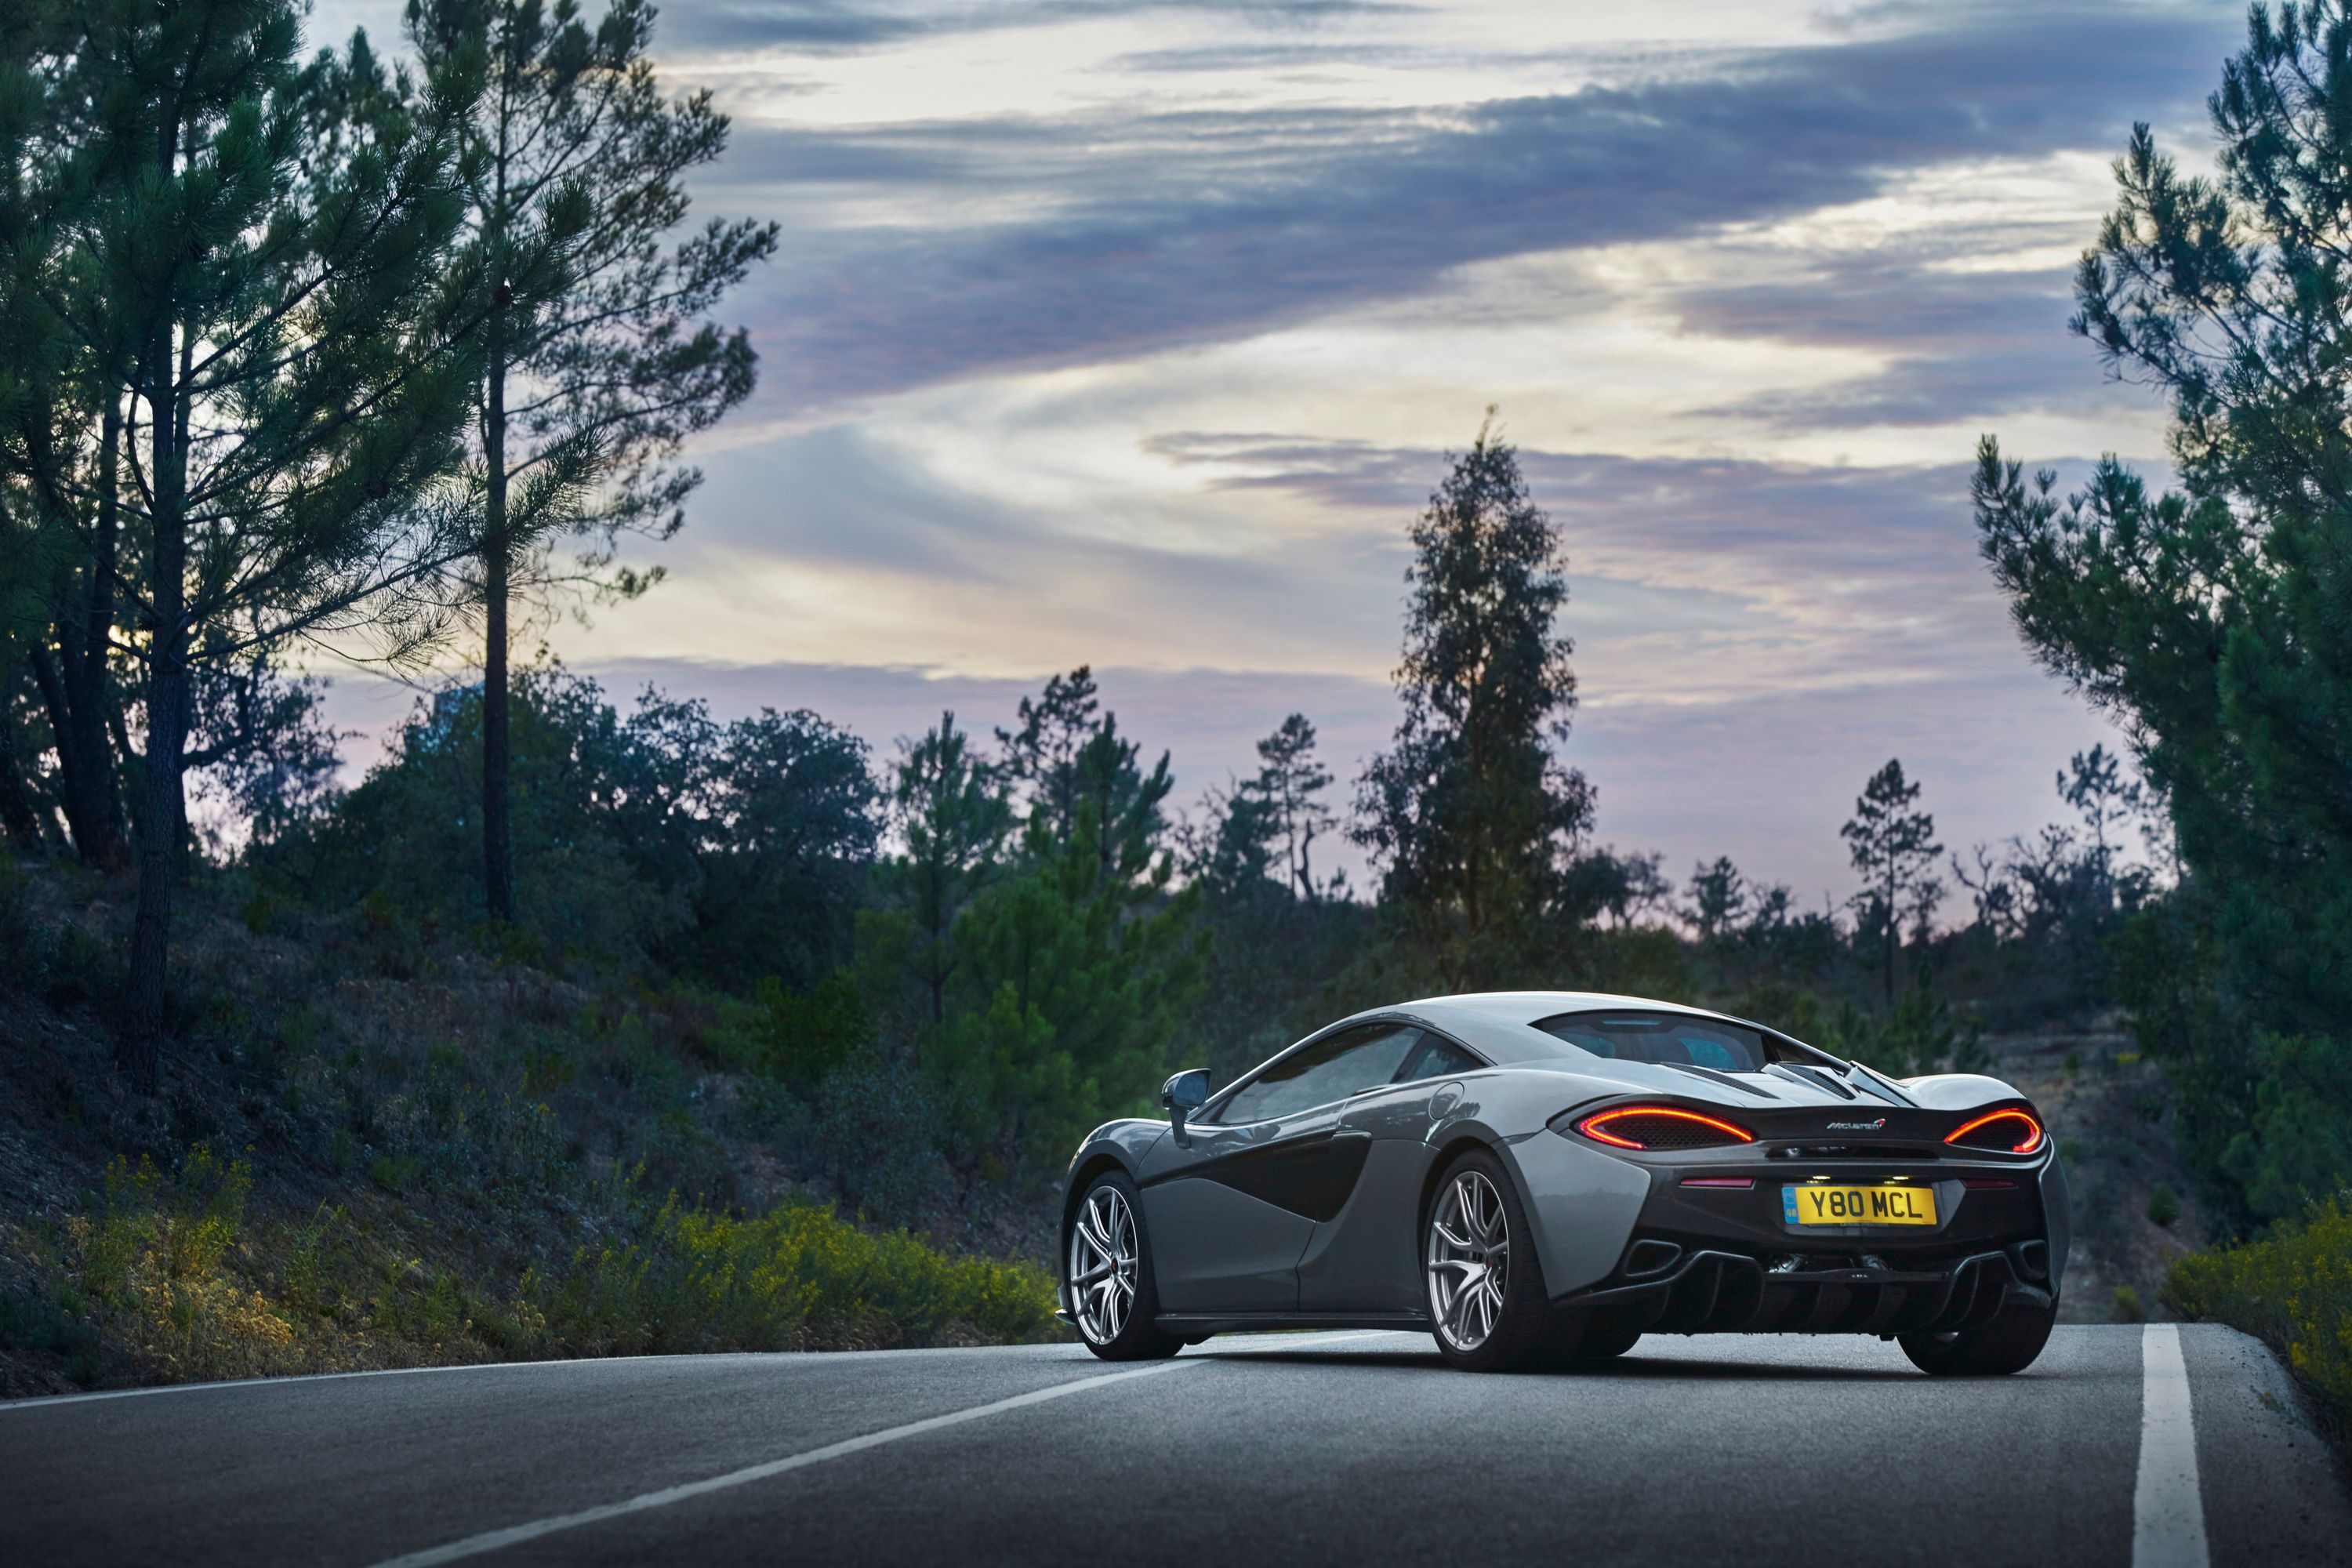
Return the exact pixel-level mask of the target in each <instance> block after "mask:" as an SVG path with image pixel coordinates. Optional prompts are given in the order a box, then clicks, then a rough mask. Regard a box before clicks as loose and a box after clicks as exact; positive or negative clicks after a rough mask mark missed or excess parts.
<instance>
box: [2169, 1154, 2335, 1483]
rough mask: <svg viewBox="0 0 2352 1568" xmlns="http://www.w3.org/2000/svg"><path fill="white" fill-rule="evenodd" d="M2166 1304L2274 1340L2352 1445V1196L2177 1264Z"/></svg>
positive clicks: (2329, 1419)
mask: <svg viewBox="0 0 2352 1568" xmlns="http://www.w3.org/2000/svg"><path fill="white" fill-rule="evenodd" d="M2164 1299H2165V1300H2167V1301H2168V1302H2169V1303H2170V1304H2171V1305H2172V1306H2173V1307H2174V1308H2175V1309H2176V1310H2179V1311H2180V1312H2181V1313H2182V1314H2184V1315H2185V1316H2188V1317H2192V1318H2210V1319H2213V1320H2215V1321H2219V1322H2224V1323H2228V1324H2230V1325H2231V1327H2233V1328H2238V1329H2242V1330H2244V1331H2246V1332H2247V1333H2250V1334H2252V1335H2253V1336H2254V1337H2255V1338H2257V1339H2259V1340H2263V1341H2264V1342H2267V1343H2268V1344H2269V1345H2270V1346H2271V1348H2273V1350H2275V1351H2277V1352H2279V1354H2280V1356H2281V1357H2282V1358H2283V1359H2284V1361H2285V1362H2286V1363H2287V1365H2288V1366H2289V1367H2291V1368H2293V1369H2294V1373H2295V1375H2296V1376H2297V1377H2299V1378H2300V1379H2301V1380H2302V1381H2303V1383H2304V1385H2305V1387H2306V1388H2308V1389H2309V1390H2310V1391H2311V1393H2312V1394H2313V1395H2314V1396H2315V1402H2316V1403H2317V1404H2318V1405H2319V1406H2320V1407H2321V1410H2322V1412H2323V1413H2324V1415H2325V1416H2326V1420H2327V1422H2328V1424H2329V1426H2330V1427H2331V1429H2332V1433H2333V1436H2335V1437H2336V1440H2337V1442H2338V1443H2342V1442H2344V1441H2346V1440H2347V1438H2352V1199H2347V1198H2345V1197H2341V1196H2338V1197H2334V1198H2329V1199H2327V1200H2326V1201H2324V1202H2321V1203H2318V1204H2315V1205H2312V1207H2311V1209H2310V1210H2309V1211H2308V1212H2307V1213H2305V1215H2302V1216H2301V1217H2299V1218H2295V1219H2289V1220H2282V1221H2280V1222H2279V1223H2277V1224H2276V1225H2273V1226H2271V1227H2270V1228H2269V1230H2268V1231H2267V1232H2266V1233H2265V1234H2264V1235H2263V1237H2261V1238H2260V1239H2259V1240H2253V1241H2245V1242H2240V1243H2236V1244H2234V1245H2231V1246H2228V1247H2220V1248H2218V1249H2216V1250H2214V1251H2211V1252H2204V1253H2200V1254H2198V1255H2197V1256H2196V1257H2193V1258H2183V1259H2182V1260H2181V1261H2180V1262H2179V1263H2177V1264H2175V1265H2174V1266H2173V1269H2172V1274H2171V1277H2170V1278H2169V1279H2167V1280H2166V1281H2165V1286H2164Z"/></svg>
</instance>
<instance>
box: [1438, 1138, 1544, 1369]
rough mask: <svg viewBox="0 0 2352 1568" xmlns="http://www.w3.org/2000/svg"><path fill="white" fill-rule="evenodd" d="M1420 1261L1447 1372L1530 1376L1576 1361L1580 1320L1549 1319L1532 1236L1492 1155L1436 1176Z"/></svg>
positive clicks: (1465, 1160) (1461, 1161)
mask: <svg viewBox="0 0 2352 1568" xmlns="http://www.w3.org/2000/svg"><path fill="white" fill-rule="evenodd" d="M1421 1256H1422V1291H1423V1300H1425V1302H1426V1303H1427V1305H1428V1309H1429V1317H1430V1333H1431V1337H1432V1338H1433V1339H1435V1340H1436V1341H1437V1353H1438V1354H1440V1355H1442V1356H1444V1358H1445V1360H1446V1362H1447V1363H1448V1364H1449V1365H1452V1366H1455V1367H1458V1368H1460V1369H1461V1370H1463V1371H1465V1372H1529V1371H1536V1370H1539V1369H1542V1368H1546V1367H1552V1366H1558V1365H1560V1364H1562V1363H1566V1362H1567V1361H1568V1360H1569V1359H1570V1357H1572V1356H1573V1354H1574V1353H1575V1348H1576V1344H1575V1342H1576V1339H1577V1334H1578V1329H1579V1326H1580V1321H1579V1320H1577V1319H1575V1318H1573V1317H1571V1316H1569V1315H1566V1314H1562V1313H1557V1312H1554V1311H1553V1310H1551V1303H1550V1300H1549V1297H1547V1296H1546V1295H1545V1293H1544V1283H1543V1268H1542V1266H1541V1265H1540V1264H1539V1263H1538V1261H1537V1259H1536V1253H1535V1232H1534V1231H1533V1229H1532V1228H1531V1227H1530V1226H1528V1216H1527V1213H1526V1211H1525V1210H1524V1209H1522V1208H1521V1207H1520V1206H1519V1195H1518V1190H1517V1187H1515V1186H1514V1185H1513V1184H1512V1182H1511V1178H1510V1175H1509V1173H1507V1172H1506V1171H1505V1170H1504V1169H1503V1163H1502V1162H1501V1161H1500V1160H1498V1159H1496V1157H1495V1156H1494V1155H1493V1154H1490V1153H1488V1152H1486V1150H1483V1149H1473V1150H1468V1151H1465V1152H1463V1153H1462V1154H1461V1155H1460V1156H1458V1157H1457V1158H1456V1159H1455V1160H1454V1162H1453V1163H1451V1164H1449V1165H1447V1166H1446V1167H1445V1171H1444V1174H1442V1175H1441V1176H1439V1177H1438V1179H1437V1185H1436V1186H1435V1188H1433V1190H1432V1192H1431V1194H1430V1198H1429V1203H1428V1205H1427V1206H1426V1209H1425V1211H1424V1212H1423V1215H1422V1222H1421ZM1498 1260H1499V1261H1498ZM1497 1275H1499V1276H1500V1277H1501V1278H1500V1282H1499V1283H1497V1282H1496V1276H1497Z"/></svg>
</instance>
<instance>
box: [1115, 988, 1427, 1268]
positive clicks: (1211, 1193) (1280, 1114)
mask: <svg viewBox="0 0 2352 1568" xmlns="http://www.w3.org/2000/svg"><path fill="white" fill-rule="evenodd" d="M1414 1044H1415V1035H1414V1031H1413V1030H1412V1028H1411V1027H1410V1026H1405V1025H1399V1024H1370V1025H1360V1026H1354V1027H1352V1028H1348V1029H1342V1030H1339V1031H1337V1032H1335V1033H1333V1034H1330V1035H1327V1036H1324V1037H1321V1038H1319V1039H1314V1040H1309V1041H1308V1042H1307V1043H1306V1044H1305V1045H1302V1046H1300V1047H1297V1049H1295V1050H1292V1051H1288V1052H1286V1053H1285V1054H1284V1055H1282V1056H1280V1057H1277V1058H1275V1059H1274V1060H1273V1061H1271V1062H1269V1063H1267V1064H1266V1065H1265V1067H1264V1068H1260V1069H1258V1071H1257V1072H1256V1073H1255V1074H1253V1075H1252V1076H1251V1077H1250V1078H1249V1079H1246V1080H1244V1082H1243V1083H1242V1084H1240V1085H1239V1086H1238V1087H1236V1088H1235V1089H1232V1090H1231V1091H1229V1092H1228V1093H1226V1094H1224V1095H1223V1096H1220V1097H1219V1099H1218V1100H1216V1101H1215V1102H1213V1103H1212V1104H1211V1105H1210V1106H1208V1107H1207V1108H1206V1109H1205V1110H1204V1111H1203V1113H1202V1116H1201V1117H1199V1118H1198V1119H1196V1120H1194V1121H1192V1123H1191V1124H1190V1125H1189V1126H1188V1127H1187V1128H1186V1130H1185V1138H1184V1142H1181V1143H1179V1142H1177V1141H1176V1140H1175V1139H1174V1138H1163V1139H1161V1140H1160V1142H1158V1144H1156V1145H1155V1146H1154V1147H1153V1149H1152V1152H1151V1154H1150V1157H1149V1158H1148V1159H1147V1160H1146V1162H1145V1164H1144V1169H1143V1171H1142V1173H1141V1178H1142V1179H1141V1181H1140V1183H1139V1186H1140V1187H1141V1190H1142V1196H1143V1215H1144V1223H1145V1224H1146V1226H1149V1227H1150V1235H1151V1258H1152V1273H1153V1276H1154V1278H1155V1279H1156V1280H1157V1282H1158V1285H1159V1290H1160V1308H1161V1310H1165V1311H1170V1312H1209V1313H1232V1314H1245V1313H1252V1312H1289V1311H1295V1310H1297V1306H1298V1256H1299V1254H1300V1252H1301V1251H1303V1250H1304V1249H1305V1247H1306V1246H1307V1241H1308V1239H1309V1238H1310V1237H1312V1236H1313V1235H1314V1233H1315V1226H1316V1224H1317V1223H1318V1221H1320V1220H1328V1219H1329V1218H1330V1217H1331V1216H1332V1215H1336V1214H1338V1213H1339V1211H1340V1210H1341V1209H1342V1208H1344V1207H1345V1206H1346V1205H1347V1201H1348V1195H1349V1193H1351V1192H1352V1191H1353V1190H1354V1188H1355V1184H1356V1178H1357V1176H1358V1175H1359V1174H1360V1172H1361V1171H1362V1169H1363V1163H1364V1155H1365V1152H1366V1151H1367V1149H1368V1148H1369V1146H1370V1138H1369V1137H1367V1136H1366V1135H1364V1134H1361V1133H1358V1132H1351V1131H1347V1130H1345V1129H1343V1128H1342V1127H1341V1126H1340V1125H1339V1121H1340V1116H1341V1113H1342V1112H1343V1110H1345V1102H1346V1100H1348V1098H1349V1096H1350V1095H1353V1094H1355V1093H1358V1092H1360V1090H1362V1089H1368V1088H1373V1087H1377V1086H1379V1085H1381V1084H1383V1083H1386V1082H1388V1081H1389V1080H1390V1079H1391V1078H1393V1077H1394V1076H1395V1074H1396V1070H1397V1068H1399V1067H1400V1066H1401V1065H1402V1063H1403V1060H1404V1058H1405V1057H1406V1055H1407V1054H1408V1053H1409V1052H1410V1051H1411V1050H1412V1047H1413V1045H1414Z"/></svg>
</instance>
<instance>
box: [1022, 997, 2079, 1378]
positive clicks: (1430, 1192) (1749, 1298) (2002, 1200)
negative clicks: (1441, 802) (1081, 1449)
mask: <svg viewBox="0 0 2352 1568" xmlns="http://www.w3.org/2000/svg"><path fill="white" fill-rule="evenodd" d="M1160 1105H1161V1108H1162V1110H1164V1111H1165V1112H1166V1115H1165V1116H1164V1117H1162V1118H1152V1119H1148V1120H1146V1119H1131V1120H1123V1121H1112V1122H1109V1123H1107V1124H1106V1125H1104V1126H1102V1127H1099V1128H1097V1129H1096V1130H1095V1131H1093V1132H1091V1133H1089V1134H1088V1135H1087V1138H1086V1140H1085V1142H1083V1143H1082V1144H1080V1146H1079V1148H1078V1152H1077V1154H1076V1158H1075V1159H1074V1160H1073V1161H1072V1162H1071V1165H1070V1179H1069V1183H1068V1185H1067V1188H1066V1191H1067V1194H1068V1204H1067V1207H1066V1211H1065V1214H1064V1219H1063V1226H1062V1247H1061V1253H1060V1256H1061V1260H1062V1272H1061V1303H1062V1315H1063V1317H1064V1318H1065V1319H1066V1321H1069V1322H1070V1323H1072V1324H1073V1325H1075V1326H1076V1329H1077V1331H1078V1332H1079V1334H1080V1335H1081V1336H1082V1337H1083V1338H1084V1339H1085V1341H1086V1342H1087V1346H1088V1347H1089V1348H1090V1349H1091V1350H1093V1352H1095V1353H1096V1354H1097V1355H1098V1356H1102V1357H1104V1358H1106V1359H1108V1360H1113V1361H1122V1360H1134V1359H1141V1358H1146V1357H1153V1356H1166V1355H1172V1354H1174V1353H1175V1352H1177V1351H1178V1350H1180V1349H1181V1348H1182V1347H1183V1346H1184V1345H1187V1344H1197V1343H1199V1342H1202V1341H1203V1340H1205V1339H1207V1338H1209V1337H1210V1336H1211V1335H1213V1334H1216V1333H1221V1332H1227V1331H1240V1330H1251V1331H1264V1330H1273V1329H1292V1328H1388V1329H1402V1330H1414V1331H1423V1332H1427V1333H1429V1334H1431V1335H1433V1336H1434V1338H1435V1339H1436V1342H1437V1348H1438V1351H1439V1352H1440V1353H1441V1354H1443V1355H1444V1358H1445V1359H1446V1360H1447V1361H1448V1362H1450V1363H1453V1364H1454V1365H1455V1366H1458V1367H1462V1368H1465V1369H1468V1370H1473V1371H1504V1370H1513V1369H1522V1368H1532V1367H1539V1366H1574V1365H1578V1364H1590V1363H1598V1362H1601V1361H1603V1360H1605V1359H1607V1358H1609V1357H1611V1356H1614V1355H1619V1354H1622V1352H1625V1351H1626V1350H1627V1349H1629V1348H1631V1347H1632V1346H1633V1342H1635V1341H1636V1340H1638V1339H1639V1338H1641V1336H1643V1334H1664V1333H1682V1334H1693V1333H1724V1332H1751V1333H1752V1332H1779V1333H1853V1334H1876V1335H1878V1336H1880V1337H1881V1338H1885V1339H1892V1340H1896V1341H1899V1342H1901V1344H1902V1346H1903V1349H1904V1351H1905V1352H1906V1353H1907V1354H1908V1355H1909V1356H1910V1358H1911V1360H1912V1361H1913V1362H1914V1363H1916V1364H1917V1365H1918V1366H1919V1367H1920V1368H1921V1369H1923V1370H1924V1371H1927V1372H1929V1373H1941V1374H1968V1373H2011V1372H2015V1371H2017V1370H2019V1369H2020V1368H2021V1367H2024V1366H2026V1365H2027V1364H2029V1363H2031V1362H2032V1360H2033V1359H2034V1357H2035V1356H2037V1355H2038V1354H2040V1353H2041V1351H2042V1343H2043V1342H2044V1341H2046V1340H2047V1339H2048V1338H2049V1335H2050V1327H2051V1323H2052V1321H2053V1319H2054V1318H2055V1316H2056V1313H2057V1306H2058V1288H2059V1279H2060V1277H2061V1275H2062V1274H2063V1271H2064V1268H2065V1264H2066V1242H2067V1212H2066V1179H2065V1175H2064V1173H2063V1171H2062V1170H2061V1169H2060V1166H2059V1163H2058V1155H2057V1152H2056V1149H2055V1147H2054V1145H2053V1140H2052V1139H2051V1137H2050V1136H2049V1134H2048V1133H2047V1131H2044V1129H2043V1127H2042V1118H2041V1116H2040V1114H2039V1113H2038V1112H2037V1111H2036V1110H2034V1108H2033V1106H2032V1104H2031V1103H2030V1102H2029V1101H2028V1100H2026V1098H2025V1097H2024V1096H2023V1095H2021V1094H2020V1093H2019V1092H2018V1091H2017V1090H2016V1089H2013V1088H2011V1086H2009V1085H2008V1084H2005V1083H2002V1082H2000V1080H1999V1079H1991V1078H1984V1077H1979V1076H1978V1075H1976V1074H1973V1073H1946V1074H1937V1075H1933V1076H1929V1077H1922V1078H1907V1079H1892V1078H1887V1077H1885V1076H1884V1075H1882V1074H1880V1073H1877V1072H1874V1071H1873V1070H1872V1069H1871V1068H1868V1067H1865V1066H1864V1065H1862V1064H1861V1063H1859V1062H1849V1061H1842V1060H1840V1059H1839V1058H1836V1057H1833V1056H1832V1055H1830V1054H1828V1053H1827V1052H1824V1051H1820V1050H1816V1049H1814V1048H1813V1047H1811V1046H1807V1045H1804V1044H1802V1043H1801V1042H1799V1041H1797V1040H1794V1039H1791V1038H1790V1037H1788V1036H1786V1035H1783V1034H1780V1033H1779V1032H1778V1031H1776V1030H1773V1029H1769V1028H1767V1027H1765V1026H1761V1025H1759V1024H1754V1023H1749V1022H1747V1021H1744V1020H1742V1019H1738V1018H1732V1017H1727V1016H1722V1015H1720V1014H1716V1013H1707V1012H1702V1011H1699V1010H1697V1009H1696V1008H1690V1007H1679V1006H1674V1005H1668V1004H1664V1003H1659V1002H1644V1001H1640V1000H1636V999H1634V998H1631V997H1624V996H1602V995H1590V994H1578V993H1567V992H1510V993H1497V994H1484V995H1469V996H1442V997H1435V998H1433V999H1430V1000H1427V1001H1422V1002H1410V1003H1406V1004H1404V1005H1402V1006H1395V1007H1382V1008H1377V1009H1374V1010H1373V1011H1370V1012H1368V1013H1360V1014H1357V1015H1356V1016H1353V1017H1349V1018H1343V1019H1341V1020H1339V1022H1338V1023H1335V1024H1333V1025H1331V1026H1328V1028H1324V1029H1321V1030H1319V1031H1318V1032H1317V1033H1315V1034H1313V1035H1310V1036H1308V1037H1307V1038H1305V1039H1303V1040H1301V1041H1299V1042H1298V1043H1297V1045H1295V1046H1292V1047H1290V1048H1289V1049H1287V1050H1286V1051H1284V1052H1282V1053H1281V1054H1280V1055H1279V1056H1276V1058H1273V1059H1272V1060H1271V1061H1268V1062H1266V1063H1265V1064H1264V1065H1263V1066H1261V1067H1259V1068H1256V1069H1255V1071H1252V1072H1247V1073H1244V1074H1243V1075H1242V1076H1241V1077H1240V1078H1238V1079H1234V1081H1233V1082H1232V1083H1230V1084H1227V1085H1225V1086H1224V1087H1223V1089H1217V1090H1216V1091H1215V1092H1211V1089H1210V1082H1209V1075H1208V1074H1207V1073H1206V1072H1203V1071H1199V1070H1194V1071H1190V1072H1181V1073H1178V1074H1177V1075H1176V1076H1175V1077H1173V1078H1171V1079H1169V1080H1168V1084H1167V1087H1166V1088H1165V1089H1163V1090H1162V1091H1161V1093H1160Z"/></svg>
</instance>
